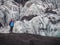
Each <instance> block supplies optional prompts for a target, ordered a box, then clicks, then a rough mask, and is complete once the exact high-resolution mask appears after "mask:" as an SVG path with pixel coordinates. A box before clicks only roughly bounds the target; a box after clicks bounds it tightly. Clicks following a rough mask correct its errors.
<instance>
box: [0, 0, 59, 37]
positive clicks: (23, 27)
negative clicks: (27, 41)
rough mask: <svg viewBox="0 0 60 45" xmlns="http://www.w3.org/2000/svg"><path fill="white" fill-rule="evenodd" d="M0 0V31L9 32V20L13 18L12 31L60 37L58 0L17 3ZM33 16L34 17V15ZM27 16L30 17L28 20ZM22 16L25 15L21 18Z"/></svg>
mask: <svg viewBox="0 0 60 45" xmlns="http://www.w3.org/2000/svg"><path fill="white" fill-rule="evenodd" d="M1 1H2V0H0V23H2V24H3V27H1V28H0V33H10V32H9V30H10V27H9V22H10V19H11V18H12V19H14V23H15V25H14V28H13V33H30V34H37V35H42V36H54V37H60V35H59V34H60V5H59V4H60V2H59V0H37V1H36V0H29V1H27V2H25V4H22V3H20V4H18V3H17V2H15V1H14V0H3V1H4V3H3V4H2V2H1ZM33 15H34V16H35V15H36V16H35V17H34V16H33ZM29 16H32V19H30V20H29V18H30V17H29ZM23 17H27V18H25V19H24V20H21V19H22V18H23Z"/></svg>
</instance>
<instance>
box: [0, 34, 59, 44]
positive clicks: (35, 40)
mask: <svg viewBox="0 0 60 45" xmlns="http://www.w3.org/2000/svg"><path fill="white" fill-rule="evenodd" d="M0 45H60V38H58V37H44V36H39V35H32V34H24V33H23V34H18V33H17V34H14V33H6V34H0Z"/></svg>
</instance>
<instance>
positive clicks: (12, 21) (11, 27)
mask: <svg viewBox="0 0 60 45" xmlns="http://www.w3.org/2000/svg"><path fill="white" fill-rule="evenodd" d="M9 26H10V33H12V31H13V27H14V20H12V19H11V21H10V23H9Z"/></svg>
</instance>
